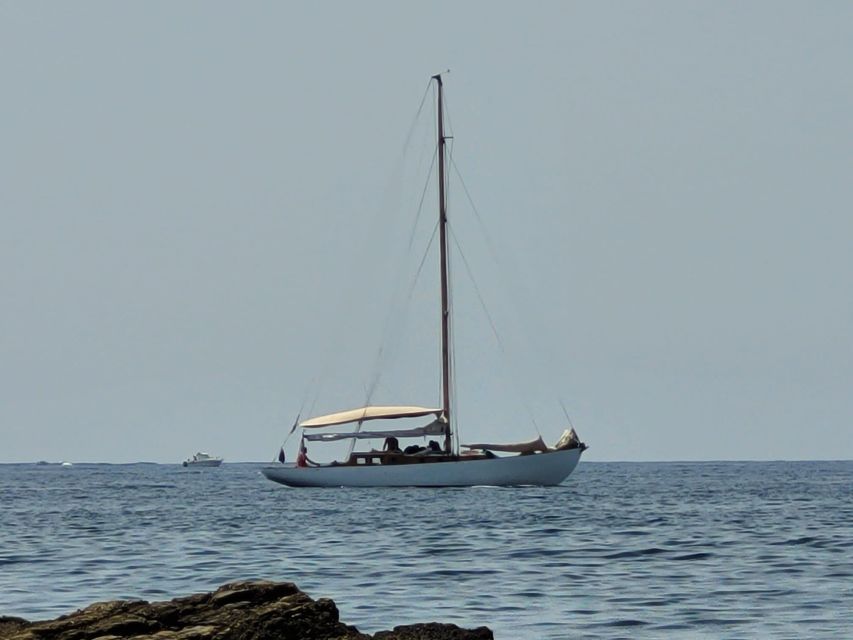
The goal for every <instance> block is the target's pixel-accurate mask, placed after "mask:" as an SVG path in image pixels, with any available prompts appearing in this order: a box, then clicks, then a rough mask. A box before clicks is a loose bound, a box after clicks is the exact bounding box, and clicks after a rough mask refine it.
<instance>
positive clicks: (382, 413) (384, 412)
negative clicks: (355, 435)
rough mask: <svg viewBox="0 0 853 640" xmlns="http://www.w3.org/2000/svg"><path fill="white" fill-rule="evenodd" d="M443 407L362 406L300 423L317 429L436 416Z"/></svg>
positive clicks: (308, 427)
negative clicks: (368, 421) (351, 423)
mask: <svg viewBox="0 0 853 640" xmlns="http://www.w3.org/2000/svg"><path fill="white" fill-rule="evenodd" d="M441 412H442V410H441V409H429V408H427V407H360V408H358V409H350V410H349V411H341V412H339V413H330V414H329V415H326V416H318V417H316V418H310V419H308V420H304V421H302V422H300V423H299V426H300V427H302V428H303V429H311V428H313V429H316V428H319V427H331V426H333V425H336V424H347V423H350V422H364V421H366V420H380V419H383V420H392V419H394V418H417V417H418V416H428V415H430V414H433V415H435V416H436V417H437V416H439V415H441Z"/></svg>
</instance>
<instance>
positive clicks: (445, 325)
mask: <svg viewBox="0 0 853 640" xmlns="http://www.w3.org/2000/svg"><path fill="white" fill-rule="evenodd" d="M433 79H434V80H435V81H436V83H437V84H438V230H439V234H438V238H439V246H440V247H441V388H442V395H443V403H444V404H443V409H444V419H445V421H446V423H445V427H444V451H445V452H447V453H450V452H451V451H452V448H451V437H450V434H451V433H452V430H451V422H450V300H449V297H450V296H449V295H448V290H447V271H448V264H447V261H448V255H447V195H446V194H445V184H444V181H445V178H444V154H445V137H444V94H443V91H444V87H443V85H442V82H441V74H437V75H434V76H433Z"/></svg>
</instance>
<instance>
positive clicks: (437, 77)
mask: <svg viewBox="0 0 853 640" xmlns="http://www.w3.org/2000/svg"><path fill="white" fill-rule="evenodd" d="M445 73H450V69H445V70H444V71H442V72H441V73H436V74H435V75H434V76H432V79H433V80H435V81H436V82H437V83H438V84H441V76H442V75H444V74H445Z"/></svg>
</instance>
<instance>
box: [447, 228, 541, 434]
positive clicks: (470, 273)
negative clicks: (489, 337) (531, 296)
mask: <svg viewBox="0 0 853 640" xmlns="http://www.w3.org/2000/svg"><path fill="white" fill-rule="evenodd" d="M450 238H451V239H452V240H453V244H454V246H455V247H456V250H457V251H458V252H459V256H460V257H461V258H462V264H464V265H465V271H466V272H467V273H468V278H470V280H471V284H473V285H474V293H476V294H477V300H478V301H479V303H480V307H481V308H482V309H483V313H485V314H486V319H487V320H488V321H489V327H491V329H492V333H493V334H494V336H495V340H497V343H498V348H499V349H500V352H501V353H502V354H503V356H504V358H505V359H507V358H508V355H509V354H508V353H507V350H506V346H505V345H504V341H503V339H502V338H501V336H500V334H499V333H498V329H497V327H496V326H495V322H494V320H493V319H492V314H491V313H489V309H488V307H487V306H486V301H485V300H484V299H483V295H482V293H481V292H480V287H479V285H478V284H477V280H476V279H475V278H474V272H473V271H472V270H471V265H470V264H469V263H468V259H467V258H466V257H465V254H464V253H463V251H462V247H461V246H460V245H459V241H458V240H457V239H456V235H455V234H454V233H453V229H452V228H451V229H450ZM507 369H509V372H510V376H511V377H512V383H513V385H514V386H515V388H516V392H518V393H519V396H520V397H521V403H522V405H523V406H524V409H525V410H526V411H527V414H528V417H529V418H530V421H531V422H532V423H533V428H534V429H536V433H537V434H538V435H539V436H540V437H541V436H542V433H541V432H540V431H539V425H538V424H537V422H536V417H535V416H534V415H533V410H532V409H531V408H530V405H529V404H528V403H527V401H526V400H524V394H522V393H520V392H519V390H520V389H521V385H520V384H519V383H518V380H517V379H516V377H515V373H514V372H513V367H511V366H509V363H508V362H507Z"/></svg>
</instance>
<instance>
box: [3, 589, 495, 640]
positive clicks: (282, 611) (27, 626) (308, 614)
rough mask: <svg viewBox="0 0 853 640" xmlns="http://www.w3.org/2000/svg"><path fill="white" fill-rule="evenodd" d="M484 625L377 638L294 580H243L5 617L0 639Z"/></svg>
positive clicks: (289, 634) (426, 637)
mask: <svg viewBox="0 0 853 640" xmlns="http://www.w3.org/2000/svg"><path fill="white" fill-rule="evenodd" d="M493 637H494V636H493V635H492V632H491V630H490V629H488V628H487V627H478V628H476V629H462V628H460V627H457V626H456V625H454V624H441V623H437V622H431V623H425V624H413V625H403V626H397V627H394V628H393V629H392V630H390V631H379V632H377V633H375V634H373V635H368V634H365V633H361V632H359V631H358V629H356V628H355V627H353V626H351V625H347V624H344V623H342V622H341V621H340V620H339V617H338V608H337V606H336V605H335V603H334V602H333V601H332V600H330V599H328V598H319V599H317V600H313V599H312V598H310V597H309V596H308V595H306V594H305V593H303V592H302V591H300V590H299V588H298V587H297V586H296V585H295V584H293V583H292V582H268V581H243V582H231V583H229V584H225V585H222V586H221V587H219V588H218V589H217V590H216V591H214V592H212V593H200V594H196V595H192V596H187V597H184V598H175V599H174V600H170V601H168V602H146V601H144V600H113V601H110V602H97V603H95V604H92V605H89V606H88V607H86V608H84V609H80V610H79V611H75V612H74V613H71V614H69V615H65V616H60V617H59V618H56V619H55V620H47V621H40V622H29V621H27V620H23V619H22V618H12V617H7V616H0V638H1V639H3V640H117V639H119V638H134V639H135V640H491V639H492V638H493Z"/></svg>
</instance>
